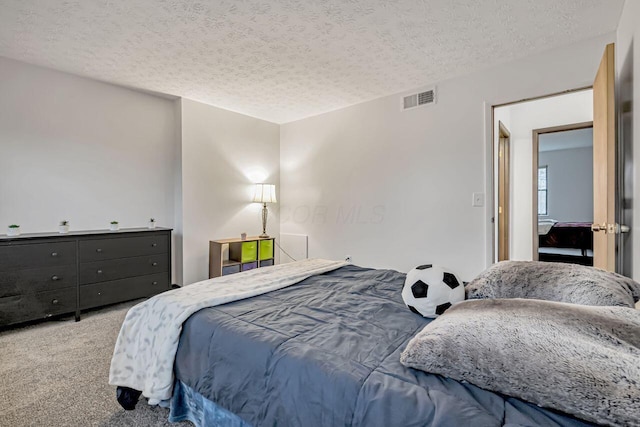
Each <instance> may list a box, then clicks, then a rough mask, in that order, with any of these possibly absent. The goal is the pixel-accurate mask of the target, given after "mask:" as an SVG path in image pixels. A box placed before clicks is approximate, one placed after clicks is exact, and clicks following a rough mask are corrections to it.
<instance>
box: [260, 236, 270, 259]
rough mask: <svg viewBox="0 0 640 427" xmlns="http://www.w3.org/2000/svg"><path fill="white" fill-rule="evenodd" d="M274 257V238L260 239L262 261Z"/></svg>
mask: <svg viewBox="0 0 640 427" xmlns="http://www.w3.org/2000/svg"><path fill="white" fill-rule="evenodd" d="M271 258H273V239H268V240H260V261H262V260H265V259H271Z"/></svg>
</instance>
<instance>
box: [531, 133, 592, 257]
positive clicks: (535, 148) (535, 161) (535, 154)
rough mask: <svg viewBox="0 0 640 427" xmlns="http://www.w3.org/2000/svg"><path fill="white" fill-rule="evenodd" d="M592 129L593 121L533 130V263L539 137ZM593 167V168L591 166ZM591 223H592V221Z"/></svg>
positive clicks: (536, 214) (535, 241) (536, 211)
mask: <svg viewBox="0 0 640 427" xmlns="http://www.w3.org/2000/svg"><path fill="white" fill-rule="evenodd" d="M592 127H593V121H589V122H581V123H571V124H567V125H561V126H552V127H548V128H541V129H534V130H533V141H532V144H531V146H532V147H533V153H532V156H531V157H532V159H533V161H532V177H533V180H532V189H531V195H532V203H531V207H532V212H531V213H532V217H531V218H532V219H533V221H532V222H533V239H532V241H533V252H532V254H531V255H532V256H533V258H532V259H533V260H534V261H538V249H539V247H538V239H539V237H538V166H539V161H538V154H539V151H538V150H539V147H540V135H543V134H549V133H557V132H566V131H570V130H579V129H588V128H592ZM592 167H593V166H592ZM592 222H593V221H592Z"/></svg>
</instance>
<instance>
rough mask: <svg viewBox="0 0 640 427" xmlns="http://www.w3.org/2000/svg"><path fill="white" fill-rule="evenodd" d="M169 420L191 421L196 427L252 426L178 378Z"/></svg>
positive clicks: (173, 421)
mask: <svg viewBox="0 0 640 427" xmlns="http://www.w3.org/2000/svg"><path fill="white" fill-rule="evenodd" d="M170 407H171V412H170V413H169V421H170V422H172V423H175V422H178V421H185V420H188V421H191V422H192V423H193V424H195V425H196V427H204V426H216V427H251V424H248V423H246V422H245V421H244V420H242V419H241V418H240V417H238V416H237V415H235V414H234V413H232V412H229V411H227V410H226V409H223V408H221V407H220V406H218V405H216V404H215V403H213V402H212V401H210V400H209V399H207V398H205V397H204V396H202V395H201V394H200V393H198V392H196V391H195V390H193V389H192V388H191V387H189V386H188V385H186V384H184V383H183V382H182V381H179V380H176V385H175V387H174V389H173V397H172V398H171V406H170Z"/></svg>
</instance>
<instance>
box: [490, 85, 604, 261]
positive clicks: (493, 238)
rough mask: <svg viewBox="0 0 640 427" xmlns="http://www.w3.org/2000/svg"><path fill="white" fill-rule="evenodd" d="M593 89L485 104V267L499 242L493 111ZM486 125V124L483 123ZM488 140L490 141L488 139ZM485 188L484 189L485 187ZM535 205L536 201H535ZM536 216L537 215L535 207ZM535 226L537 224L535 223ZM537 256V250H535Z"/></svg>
mask: <svg viewBox="0 0 640 427" xmlns="http://www.w3.org/2000/svg"><path fill="white" fill-rule="evenodd" d="M589 89H593V85H589V86H580V87H577V88H574V89H567V90H563V91H560V92H554V93H549V94H546V95H540V96H533V97H530V98H522V99H519V100H516V101H510V102H503V103H500V104H491V103H490V102H487V103H485V111H486V113H485V114H486V115H485V117H488V118H489V123H488V124H487V128H486V132H485V138H486V139H485V146H486V147H487V154H488V156H489V158H488V159H487V162H488V163H487V164H489V162H490V164H491V167H490V168H487V175H488V176H486V177H485V179H486V186H487V187H488V188H489V189H490V191H491V193H490V194H491V198H490V200H491V203H490V204H488V209H487V211H485V212H487V217H488V220H489V224H488V226H487V230H488V234H490V236H487V242H491V245H490V246H487V250H490V251H491V253H490V255H489V256H488V257H487V258H486V260H487V263H486V264H487V267H489V266H490V265H491V264H493V263H495V262H497V260H498V252H499V249H500V248H499V245H498V243H499V241H498V233H497V227H496V223H497V218H496V213H497V212H496V210H497V200H498V198H497V194H496V193H497V188H496V177H497V172H498V170H497V167H498V165H497V162H496V142H497V133H496V130H497V129H496V117H495V109H496V108H500V107H506V106H508V105H514V104H520V103H522V102H528V101H536V100H539V99H545V98H552V97H554V96H559V95H566V94H569V93H573V92H581V91H584V90H589ZM485 123H486V122H485ZM489 138H490V139H489ZM485 188H486V187H485ZM536 204H537V201H536ZM536 215H537V207H536ZM536 224H537V223H536ZM536 254H537V250H536ZM490 260H491V262H489V261H490Z"/></svg>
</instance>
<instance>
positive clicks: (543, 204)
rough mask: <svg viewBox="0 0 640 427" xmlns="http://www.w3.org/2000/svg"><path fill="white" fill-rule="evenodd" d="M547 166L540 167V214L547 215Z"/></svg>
mask: <svg viewBox="0 0 640 427" xmlns="http://www.w3.org/2000/svg"><path fill="white" fill-rule="evenodd" d="M547 212H548V211H547V167H546V166H540V167H539V168H538V215H547Z"/></svg>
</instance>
